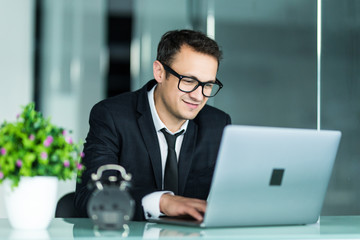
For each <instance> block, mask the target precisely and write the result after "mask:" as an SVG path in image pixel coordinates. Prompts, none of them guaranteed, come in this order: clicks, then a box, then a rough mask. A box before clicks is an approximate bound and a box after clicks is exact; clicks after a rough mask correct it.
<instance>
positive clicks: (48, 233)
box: [0, 216, 360, 240]
mask: <svg viewBox="0 0 360 240" xmlns="http://www.w3.org/2000/svg"><path fill="white" fill-rule="evenodd" d="M174 238H179V239H360V216H324V217H321V218H320V223H317V224H312V225H297V226H272V227H270V226H269V227H238V228H207V229H201V228H194V227H181V226H175V225H165V224H155V223H147V222H130V223H129V224H128V228H126V229H123V230H117V231H105V230H97V229H96V228H94V227H93V224H92V222H91V221H90V219H79V218H78V219H76V218H75V219H62V218H57V219H53V221H52V222H51V224H50V226H49V227H48V229H47V230H43V231H25V230H15V229H12V228H11V226H10V224H9V222H8V219H6V218H3V219H0V239H1V240H8V239H11V240H15V239H36V240H43V239H59V240H60V239H61V240H62V239H164V240H165V239H174Z"/></svg>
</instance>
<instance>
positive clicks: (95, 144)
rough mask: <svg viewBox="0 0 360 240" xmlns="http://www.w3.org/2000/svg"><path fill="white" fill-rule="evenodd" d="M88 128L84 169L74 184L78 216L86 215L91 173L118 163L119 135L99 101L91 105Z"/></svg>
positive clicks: (109, 114) (110, 116)
mask: <svg viewBox="0 0 360 240" xmlns="http://www.w3.org/2000/svg"><path fill="white" fill-rule="evenodd" d="M89 124H90V129H89V133H88V135H87V138H86V143H85V144H84V153H85V157H84V159H83V164H84V166H85V171H84V172H83V174H82V176H81V179H80V181H79V182H78V183H77V184H76V191H75V199H74V205H75V208H76V210H77V212H78V215H79V216H80V217H87V203H88V201H89V198H90V196H91V192H92V191H91V190H90V189H88V187H87V185H88V183H89V180H90V179H91V174H92V173H94V172H96V171H97V169H98V168H99V167H100V166H102V165H105V164H118V153H119V149H120V144H121V141H120V139H121V138H120V137H119V136H118V131H117V129H116V128H115V124H114V120H113V118H112V115H111V111H109V110H108V109H107V108H106V106H105V105H104V104H102V103H99V104H97V105H95V106H94V107H93V109H92V110H91V112H90V119H89Z"/></svg>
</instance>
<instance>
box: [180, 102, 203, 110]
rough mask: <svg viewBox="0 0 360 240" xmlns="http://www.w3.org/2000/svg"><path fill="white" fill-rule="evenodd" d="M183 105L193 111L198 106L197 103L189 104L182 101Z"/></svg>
mask: <svg viewBox="0 0 360 240" xmlns="http://www.w3.org/2000/svg"><path fill="white" fill-rule="evenodd" d="M184 103H185V104H186V105H187V106H188V107H190V108H191V109H195V108H197V107H198V106H199V105H200V104H199V103H190V102H186V101H184Z"/></svg>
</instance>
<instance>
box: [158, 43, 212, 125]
mask: <svg viewBox="0 0 360 240" xmlns="http://www.w3.org/2000/svg"><path fill="white" fill-rule="evenodd" d="M169 67H171V68H172V69H173V70H175V71H176V72H177V73H178V74H180V75H184V76H188V77H193V78H196V79H198V80H199V81H201V82H207V81H210V80H215V79H216V73H217V68H218V62H217V60H216V58H214V57H212V56H210V55H206V54H203V53H199V52H196V51H194V50H193V49H192V48H191V47H189V46H187V45H183V46H182V47H181V49H180V51H179V53H177V54H176V55H175V58H174V61H173V62H172V63H171V65H170V66H169ZM162 71H163V74H164V75H165V74H166V73H165V70H164V68H163V67H162ZM178 83H179V79H178V78H177V77H175V76H173V75H172V74H168V78H166V79H163V80H161V81H160V82H159V81H158V87H157V90H156V93H155V94H157V95H158V96H159V98H156V97H155V104H156V109H157V111H158V114H159V116H160V119H161V120H162V121H163V122H164V123H165V124H167V123H170V124H174V123H176V122H178V123H179V122H184V121H185V120H188V119H194V118H195V117H196V115H197V114H198V113H199V111H200V110H201V109H202V108H203V107H204V105H205V104H206V102H207V100H208V98H207V97H205V96H204V95H203V94H202V87H201V86H199V87H198V88H197V89H196V90H195V91H193V92H190V93H185V92H182V91H180V90H179V89H178ZM169 121H170V122H169Z"/></svg>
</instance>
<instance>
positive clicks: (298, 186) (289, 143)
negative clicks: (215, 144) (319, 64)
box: [150, 125, 341, 227]
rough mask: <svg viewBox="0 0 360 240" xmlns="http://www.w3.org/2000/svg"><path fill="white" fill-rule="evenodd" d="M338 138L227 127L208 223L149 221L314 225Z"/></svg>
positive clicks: (299, 131)
mask: <svg viewBox="0 0 360 240" xmlns="http://www.w3.org/2000/svg"><path fill="white" fill-rule="evenodd" d="M340 138H341V132H339V131H326V130H321V131H317V130H310V129H294V128H275V127H254V126H239V125H229V126H227V127H226V128H225V129H224V133H223V136H222V140H221V144H220V149H219V154H218V159H217V163H216V167H215V172H214V176H213V180H212V184H211V189H210V194H209V197H208V199H207V200H208V205H207V209H206V213H205V216H204V220H203V221H202V222H198V221H195V220H193V219H182V218H171V217H160V218H158V219H151V220H150V221H151V222H158V223H159V222H160V223H173V224H181V225H190V226H199V227H235V226H264V225H293V224H311V223H315V222H317V220H318V217H319V215H320V212H321V208H322V204H323V201H324V197H325V194H326V190H327V186H328V182H329V179H330V175H331V172H332V168H333V165H334V160H335V157H336V153H337V149H338V146H339V142H340Z"/></svg>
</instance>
